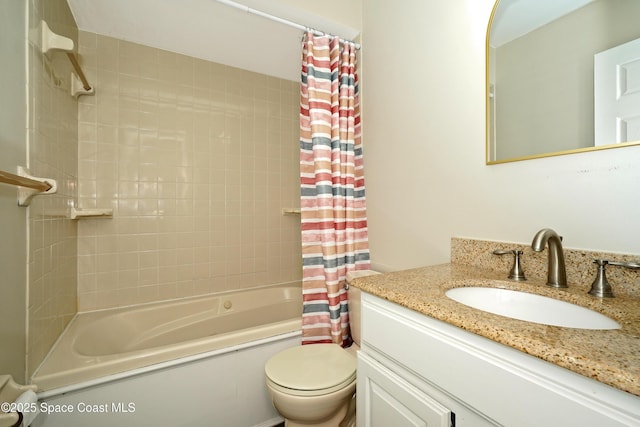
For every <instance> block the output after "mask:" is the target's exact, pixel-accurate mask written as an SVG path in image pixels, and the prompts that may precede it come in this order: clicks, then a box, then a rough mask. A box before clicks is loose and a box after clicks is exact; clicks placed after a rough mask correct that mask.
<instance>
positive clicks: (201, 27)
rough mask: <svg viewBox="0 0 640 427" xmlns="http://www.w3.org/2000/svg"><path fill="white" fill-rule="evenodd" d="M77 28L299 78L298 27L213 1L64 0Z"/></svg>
mask: <svg viewBox="0 0 640 427" xmlns="http://www.w3.org/2000/svg"><path fill="white" fill-rule="evenodd" d="M67 1H68V3H69V7H70V8H71V12H72V13H73V16H74V17H75V20H76V23H77V25H78V28H79V29H80V30H83V31H88V32H92V33H97V34H101V35H105V36H110V37H114V38H117V39H121V40H127V41H131V42H135V43H139V44H143V45H147V46H152V47H156V48H160V49H164V50H169V51H172V52H178V53H182V54H185V55H189V56H193V57H197V58H201V59H206V60H209V61H213V62H218V63H221V64H225V65H230V66H234V67H238V68H242V69H245V70H250V71H255V72H259V73H263V74H267V75H270V76H275V77H280V78H283V79H287V80H293V81H297V80H299V79H300V58H301V53H300V52H301V51H300V40H301V35H302V30H300V29H296V28H293V27H290V26H288V25H285V24H283V23H279V22H274V21H272V20H269V19H267V18H264V17H262V16H258V15H254V14H250V13H247V12H246V11H244V10H239V9H237V8H234V7H231V6H229V5H226V4H223V3H220V2H218V1H216V0H162V1H158V0H67ZM238 3H242V4H243V5H244V6H248V7H250V8H252V9H256V10H259V11H261V12H265V13H267V14H270V15H274V16H277V17H280V18H283V19H286V20H288V21H293V22H296V23H298V24H302V25H304V26H309V27H311V28H315V29H318V30H321V31H324V32H327V33H330V34H335V35H339V36H341V37H343V38H345V39H349V40H352V39H354V38H356V37H357V36H358V31H357V30H355V29H353V28H350V27H348V26H346V25H344V24H340V23H337V22H333V21H330V20H328V19H327V18H326V17H323V16H319V15H318V14H314V13H312V12H310V11H309V10H304V9H300V8H296V7H293V6H291V4H287V5H285V4H283V2H281V1H278V0H239V1H238Z"/></svg>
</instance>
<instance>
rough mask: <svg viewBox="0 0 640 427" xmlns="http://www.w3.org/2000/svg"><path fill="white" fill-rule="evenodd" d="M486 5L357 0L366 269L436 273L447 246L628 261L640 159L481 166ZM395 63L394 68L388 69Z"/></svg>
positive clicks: (593, 156)
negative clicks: (541, 235) (548, 231)
mask: <svg viewBox="0 0 640 427" xmlns="http://www.w3.org/2000/svg"><path fill="white" fill-rule="evenodd" d="M492 6H493V1H491V0H451V1H447V2H442V1H436V0H428V1H423V0H407V1H403V2H393V3H391V2H387V1H384V0H363V35H362V43H363V46H364V47H363V49H362V87H363V98H362V99H363V111H362V114H363V132H364V134H363V142H364V149H365V178H366V184H367V208H368V219H369V238H370V247H371V254H372V260H373V263H374V266H375V267H377V268H380V269H386V270H393V269H400V268H409V267H416V266H422V265H431V264H437V263H443V262H448V261H449V259H450V239H451V237H452V236H457V237H470V238H477V239H484V240H497V241H511V242H523V243H530V242H531V239H532V238H533V235H534V234H535V233H536V231H538V230H539V229H541V228H544V227H551V228H553V229H555V230H556V231H557V232H558V233H560V234H562V235H563V236H564V244H565V246H566V247H569V248H582V249H590V250H599V251H603V252H615V253H632V254H639V255H640V223H639V222H638V218H640V197H636V193H637V187H638V183H640V147H629V148H620V149H613V150H606V151H599V152H591V153H582V154H575V155H569V156H559V157H551V158H545V159H536V160H528V161H523V162H516V163H507V164H501V165H493V166H486V165H485V36H486V30H487V23H488V19H489V16H490V13H491V8H492ZM398 61H402V63H403V64H405V65H404V66H401V67H400V66H398Z"/></svg>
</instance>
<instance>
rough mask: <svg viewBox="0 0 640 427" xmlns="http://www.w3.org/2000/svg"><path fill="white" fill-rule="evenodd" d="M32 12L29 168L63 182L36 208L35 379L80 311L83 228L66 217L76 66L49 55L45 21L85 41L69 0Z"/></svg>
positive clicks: (34, 1)
mask: <svg viewBox="0 0 640 427" xmlns="http://www.w3.org/2000/svg"><path fill="white" fill-rule="evenodd" d="M28 13H29V33H30V40H31V41H30V43H29V49H28V55H29V58H28V64H29V70H28V82H27V85H28V124H27V132H28V153H29V154H28V155H29V168H30V170H31V173H32V175H34V176H40V177H49V178H54V179H56V181H57V183H58V192H57V193H56V194H54V195H47V196H37V197H35V198H34V199H33V201H32V203H31V206H30V207H29V208H28V212H29V213H28V223H29V237H28V247H29V251H28V253H29V261H28V290H27V293H28V331H27V336H28V345H27V373H28V376H30V375H31V374H32V373H33V371H34V370H35V368H37V366H38V365H39V364H40V362H41V361H42V360H43V358H44V356H45V355H46V354H47V352H48V351H49V349H50V348H51V346H52V345H53V343H54V342H55V340H56V338H57V337H58V335H59V334H60V333H61V332H62V330H63V329H64V327H65V326H66V324H67V323H68V322H69V320H71V318H72V317H73V315H74V314H75V313H76V288H77V282H76V271H77V263H76V257H77V248H76V233H77V227H76V222H75V221H72V220H70V219H68V218H67V217H66V215H67V212H68V209H69V207H70V206H71V205H73V203H74V201H75V198H76V185H77V145H78V137H77V134H78V126H77V120H78V119H77V118H78V108H77V101H76V99H75V98H74V97H72V96H71V94H70V76H71V70H72V67H71V63H70V61H69V60H68V58H67V56H66V54H64V53H63V52H59V51H58V52H56V51H51V52H50V53H47V54H43V53H42V52H41V51H40V49H39V47H38V41H37V37H35V35H36V34H38V28H39V25H40V21H41V20H42V19H44V20H46V21H47V23H48V24H49V27H50V28H51V29H52V30H53V31H54V32H56V33H58V34H61V35H64V36H66V37H68V38H71V39H72V40H74V41H77V27H76V25H75V21H74V19H73V16H72V15H71V12H70V10H69V7H68V5H67V2H66V1H65V0H53V1H52V0H30V2H29V12H28ZM21 209H23V208H21ZM13 268H17V269H19V268H21V267H20V265H15V266H14V267H13Z"/></svg>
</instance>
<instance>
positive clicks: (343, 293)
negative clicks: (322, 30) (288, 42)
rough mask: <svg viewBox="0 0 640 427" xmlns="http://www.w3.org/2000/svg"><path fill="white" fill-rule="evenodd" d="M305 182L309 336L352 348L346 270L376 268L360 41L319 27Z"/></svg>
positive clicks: (305, 57) (304, 90)
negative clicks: (370, 240) (366, 187)
mask: <svg viewBox="0 0 640 427" xmlns="http://www.w3.org/2000/svg"><path fill="white" fill-rule="evenodd" d="M341 47H342V49H341ZM300 184H301V228H302V268H303V274H302V276H303V279H302V292H303V301H304V302H303V314H302V341H303V344H311V343H331V342H333V343H336V344H340V345H342V346H343V347H348V346H349V345H351V335H350V332H349V314H348V305H347V290H346V289H345V279H346V275H347V272H349V271H354V270H367V269H369V268H370V261H369V244H368V234H367V216H366V204H365V194H364V176H363V168H362V145H361V137H360V105H359V94H358V74H357V71H356V48H355V45H354V44H353V43H351V42H343V43H341V41H340V40H339V39H338V38H337V37H331V36H328V35H321V36H318V35H315V34H314V33H313V32H312V31H308V32H307V33H306V34H305V37H304V40H303V48H302V75H301V90H300Z"/></svg>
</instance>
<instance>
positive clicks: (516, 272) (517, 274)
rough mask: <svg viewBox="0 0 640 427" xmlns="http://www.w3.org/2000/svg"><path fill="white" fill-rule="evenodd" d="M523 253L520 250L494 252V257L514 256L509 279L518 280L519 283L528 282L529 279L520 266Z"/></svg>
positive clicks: (497, 250)
mask: <svg viewBox="0 0 640 427" xmlns="http://www.w3.org/2000/svg"><path fill="white" fill-rule="evenodd" d="M522 253H523V252H522V251H521V250H518V249H508V250H507V249H496V250H495V251H493V254H494V255H507V254H513V266H512V267H511V270H510V271H509V276H508V277H509V279H511V280H517V281H524V280H527V278H526V277H525V275H524V270H523V269H522V267H521V266H520V255H522Z"/></svg>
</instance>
